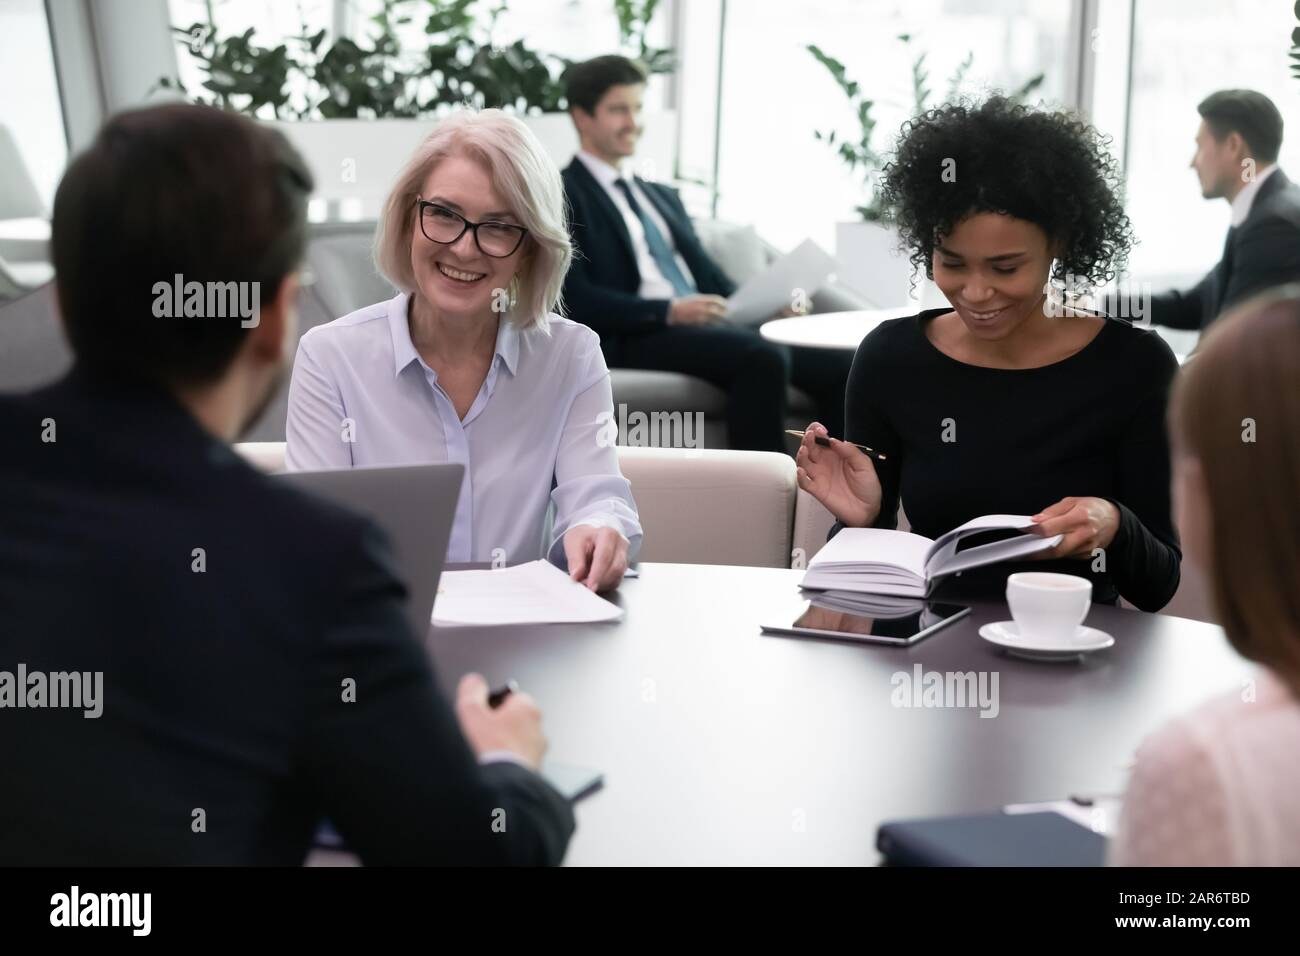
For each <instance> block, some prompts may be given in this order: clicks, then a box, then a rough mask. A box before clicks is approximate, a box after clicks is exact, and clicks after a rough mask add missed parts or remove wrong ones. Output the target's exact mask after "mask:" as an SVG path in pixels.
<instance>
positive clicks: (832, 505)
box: [794, 422, 880, 528]
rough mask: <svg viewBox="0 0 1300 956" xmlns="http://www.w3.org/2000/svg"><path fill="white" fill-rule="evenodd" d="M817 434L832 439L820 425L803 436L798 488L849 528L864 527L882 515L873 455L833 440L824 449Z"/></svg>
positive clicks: (816, 423)
mask: <svg viewBox="0 0 1300 956" xmlns="http://www.w3.org/2000/svg"><path fill="white" fill-rule="evenodd" d="M815 435H821V436H822V437H823V438H829V437H830V436H829V435H828V434H827V432H826V427H825V426H824V425H822V424H821V423H820V422H813V423H812V424H810V425H809V426H808V427H807V428H806V429H804V433H803V441H802V442H801V443H800V445H799V453H798V454H797V455H796V456H795V459H794V460H795V465H797V466H798V467H797V469H796V474H797V475H798V478H799V487H800V488H802V489H803V490H804V491H806V492H808V493H809V494H810V495H812V496H813V497H814V498H816V499H817V500H818V501H820V502H821V503H822V504H824V505H825V506H826V510H827V511H829V512H830V513H831V514H833V515H834V516H835V517H836V518H838V519H839V520H840V521H843V522H844V524H846V525H847V526H848V527H850V528H865V527H867V526H868V525H869V524H871V522H873V521H875V520H876V516H877V515H879V514H880V479H879V478H878V477H877V476H876V466H875V465H874V464H872V462H871V458H870V456H868V455H866V454H864V453H863V452H860V451H858V449H856V448H854V447H853V446H852V445H850V444H848V443H847V442H843V441H840V440H839V439H838V438H831V439H830V442H831V447H830V448H823V447H822V446H820V445H818V444H817V443H816V442H815V441H814V440H813V438H814V436H815Z"/></svg>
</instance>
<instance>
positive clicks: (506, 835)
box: [0, 369, 574, 865]
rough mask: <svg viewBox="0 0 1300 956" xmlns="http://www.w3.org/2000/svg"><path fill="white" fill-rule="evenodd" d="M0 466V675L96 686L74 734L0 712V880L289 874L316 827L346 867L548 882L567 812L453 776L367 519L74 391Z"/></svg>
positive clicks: (18, 435) (535, 788)
mask: <svg viewBox="0 0 1300 956" xmlns="http://www.w3.org/2000/svg"><path fill="white" fill-rule="evenodd" d="M47 422H53V427H54V428H55V429H56V431H55V433H54V434H55V438H56V441H54V442H45V441H42V431H43V429H45V428H46V424H45V423H47ZM0 441H2V442H3V444H4V454H3V456H0V488H2V489H3V495H2V496H0V618H2V619H3V624H2V625H0V670H7V671H10V672H11V673H13V672H15V669H16V665H17V664H18V663H25V664H26V666H27V669H28V671H29V672H31V671H38V670H39V671H43V672H51V671H82V672H87V671H89V672H93V671H102V672H103V700H102V708H103V710H102V715H101V716H100V717H98V718H93V719H87V718H85V717H83V712H82V711H81V710H52V709H45V710H39V709H23V710H16V709H8V708H6V709H2V710H0V766H2V767H4V785H3V786H2V787H0V864H3V865H11V864H59V865H76V864H146V865H153V864H191V863H199V864H215V863H219V864H226V863H230V864H288V865H296V864H299V863H301V862H302V860H303V858H304V856H305V854H306V851H307V850H308V848H309V845H310V841H311V837H312V834H313V832H314V830H315V828H316V826H317V824H318V823H319V821H320V820H321V819H322V818H323V817H327V818H328V819H330V820H331V821H332V822H333V823H334V825H335V827H336V829H337V830H338V831H339V832H340V833H341V834H342V836H343V837H344V839H345V841H346V842H347V843H348V845H349V846H350V847H351V848H352V849H354V850H355V851H356V852H357V853H359V854H360V856H361V857H362V859H363V860H364V861H365V862H367V863H380V864H383V863H496V862H500V863H507V862H509V863H557V862H559V861H560V859H561V858H562V856H563V854H564V850H565V846H566V844H567V843H568V838H569V835H570V834H571V832H572V830H573V826H574V823H573V816H572V811H571V810H570V808H569V806H568V805H567V803H566V802H565V801H564V800H563V798H562V797H561V796H560V795H559V794H558V793H556V792H555V791H554V790H553V789H552V788H551V787H549V786H548V785H547V784H546V783H545V782H544V781H543V780H542V779H541V778H540V777H538V776H536V775H535V774H533V773H531V772H529V771H528V770H526V769H524V768H522V767H520V766H517V765H514V764H509V763H504V764H492V765H489V766H486V767H480V766H479V765H478V763H477V762H476V760H475V758H474V755H473V754H472V752H471V751H470V748H469V746H468V745H467V743H466V742H465V739H464V737H463V736H462V734H461V731H460V729H459V725H458V724H457V721H456V718H455V716H454V715H453V713H452V710H451V708H450V707H449V706H448V703H447V701H446V700H445V699H444V698H443V697H442V695H441V694H440V693H439V691H438V689H437V686H436V685H435V682H434V676H433V673H432V670H431V668H430V664H429V661H428V656H427V654H426V652H425V651H424V649H423V646H422V643H423V642H422V640H416V638H415V637H414V636H413V635H412V634H411V633H410V630H409V626H408V624H407V622H406V619H405V617H404V614H403V604H404V601H405V598H406V595H405V590H404V588H403V586H402V585H401V583H400V582H399V581H398V579H397V578H396V577H395V576H394V573H393V571H392V569H391V566H390V564H389V558H388V554H387V545H386V543H385V542H384V541H383V540H382V536H381V533H380V532H379V531H378V529H377V528H376V527H375V526H374V525H373V524H371V523H370V522H369V521H368V520H366V519H363V518H361V517H360V516H357V515H354V514H352V513H350V512H348V511H345V510H343V509H341V508H339V507H337V506H335V505H332V504H330V503H327V502H325V501H323V500H317V499H315V498H313V497H308V496H306V495H304V494H303V493H301V492H298V491H296V490H294V489H292V488H290V486H288V485H287V484H280V483H278V482H276V481H274V480H272V479H270V478H268V477H266V476H264V475H262V474H259V473H258V472H256V471H255V470H253V469H252V468H250V467H249V466H248V465H246V464H245V463H244V462H243V461H242V460H241V459H240V458H239V457H238V456H237V455H235V454H234V453H233V452H232V451H231V450H230V449H229V448H228V447H227V446H225V445H224V444H222V443H220V442H218V441H216V440H215V439H213V438H212V437H211V436H210V435H209V434H208V433H207V432H205V431H204V430H203V429H201V428H200V426H199V425H198V424H197V423H196V422H195V420H194V419H193V418H192V417H191V416H190V415H189V414H188V413H187V412H186V411H185V410H184V409H183V408H182V407H181V406H180V405H179V404H177V403H176V402H175V401H173V400H172V398H171V397H170V396H169V395H168V394H167V393H165V392H163V391H161V390H157V389H154V388H151V387H148V386H143V385H129V384H123V383H110V382H106V381H98V380H92V379H90V378H89V377H87V376H86V375H85V374H84V373H82V372H79V371H78V370H76V369H74V371H73V372H72V373H71V375H70V376H69V377H68V378H67V379H65V380H63V381H62V382H60V383H58V384H56V385H54V386H51V387H49V388H46V389H43V390H41V391H38V392H35V393H32V394H30V395H26V396H18V397H14V396H8V397H3V398H0ZM199 548H202V549H203V552H202V557H203V561H204V562H205V565H204V567H205V569H204V570H201V571H196V570H194V568H195V562H196V560H197V558H196V556H195V549H199ZM422 637H423V635H422ZM347 679H351V680H353V681H355V702H345V701H344V700H343V697H344V694H343V686H344V681H345V680H347ZM498 808H500V809H501V810H504V823H505V832H495V831H494V828H493V822H494V820H496V819H500V818H501V815H500V813H499V812H498ZM196 811H202V814H201V816H200V815H199V814H197V813H196ZM200 820H202V822H203V824H205V826H206V832H195V830H196V829H201V828H199V826H198V822H199V821H200ZM497 829H498V830H499V829H500V827H499V826H498V827H497Z"/></svg>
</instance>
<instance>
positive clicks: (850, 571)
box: [800, 515, 1062, 597]
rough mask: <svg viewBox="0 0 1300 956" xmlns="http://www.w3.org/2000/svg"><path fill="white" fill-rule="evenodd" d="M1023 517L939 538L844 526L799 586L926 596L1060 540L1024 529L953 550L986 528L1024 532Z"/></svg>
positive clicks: (987, 518)
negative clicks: (947, 582)
mask: <svg viewBox="0 0 1300 956" xmlns="http://www.w3.org/2000/svg"><path fill="white" fill-rule="evenodd" d="M1033 526H1034V522H1033V521H1031V520H1030V518H1029V516H1028V515H984V516H983V517H980V518H972V519H971V520H970V521H967V522H966V523H965V524H964V525H961V526H959V527H956V528H953V529H952V530H951V531H949V532H948V533H947V534H944V535H941V536H940V537H939V539H938V540H936V541H931V540H930V539H929V538H926V537H923V536H922V535H919V534H912V533H911V532H909V531H887V530H885V529H883V528H844V529H843V530H841V531H840V533H839V534H837V535H836V536H835V537H833V538H831V540H830V541H828V542H827V543H826V546H825V547H824V548H822V549H821V550H820V551H818V552H817V554H816V556H815V557H813V559H812V560H811V561H809V562H808V571H807V573H806V574H804V576H803V581H802V582H800V586H801V587H804V588H808V589H810V590H819V591H824V590H835V591H862V592H867V593H870V594H895V595H899V596H902V597H925V596H926V595H927V594H929V593H930V591H931V590H932V589H933V588H934V585H935V583H936V582H937V581H938V580H939V579H940V578H943V577H947V576H948V575H950V574H956V573H957V572H959V571H969V570H970V569H971V568H978V567H982V566H983V565H986V564H997V563H998V562H999V561H1014V560H1016V559H1018V558H1023V557H1025V556H1027V555H1030V554H1034V553H1035V552H1037V551H1046V550H1047V549H1048V548H1053V547H1055V546H1056V545H1057V544H1059V543H1060V541H1061V538H1062V535H1059V534H1058V535H1053V536H1052V537H1050V538H1042V537H1039V536H1038V535H1035V534H1028V533H1023V534H1019V535H1016V536H1014V537H1011V538H1007V539H1005V540H1002V541H993V542H991V543H989V544H981V545H977V546H976V547H973V548H967V549H966V550H965V551H958V550H957V546H958V545H959V544H961V542H962V539H964V538H967V537H969V536H970V535H973V534H979V533H981V532H985V531H1025V529H1028V528H1032V527H1033Z"/></svg>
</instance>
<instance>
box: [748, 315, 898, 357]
mask: <svg viewBox="0 0 1300 956" xmlns="http://www.w3.org/2000/svg"><path fill="white" fill-rule="evenodd" d="M919 308H920V306H917V305H912V306H907V305H900V306H896V307H895V308H892V309H854V310H852V311H849V312H821V313H819V314H817V315H799V316H795V317H794V318H790V319H772V320H771V321H770V322H764V323H763V324H762V325H761V326H760V327H759V330H758V331H759V334H760V335H762V336H763V338H765V339H767V340H768V341H771V342H779V343H781V344H782V345H801V346H803V347H805V348H814V349H840V350H842V351H846V352H855V351H857V348H858V343H859V342H861V341H862V340H863V339H864V338H866V336H867V333H869V332H870V331H871V330H872V329H874V328H875V327H876V326H878V325H879V324H880V323H881V322H884V321H886V320H888V319H897V318H899V317H901V316H904V315H909V314H912V313H913V312H915V311H916V310H917V309H919Z"/></svg>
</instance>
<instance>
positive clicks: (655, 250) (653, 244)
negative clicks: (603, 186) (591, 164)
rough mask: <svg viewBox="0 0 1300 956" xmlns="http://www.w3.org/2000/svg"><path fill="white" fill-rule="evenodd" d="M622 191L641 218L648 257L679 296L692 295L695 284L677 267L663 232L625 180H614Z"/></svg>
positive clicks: (637, 215)
mask: <svg viewBox="0 0 1300 956" xmlns="http://www.w3.org/2000/svg"><path fill="white" fill-rule="evenodd" d="M614 185H615V186H617V187H618V188H619V189H620V190H621V191H622V193H623V198H624V199H626V200H627V204H628V205H629V206H630V207H631V208H632V212H633V213H635V214H636V217H637V219H639V220H641V230H642V231H643V232H644V233H645V244H646V245H647V246H649V247H650V257H651V258H652V259H654V261H655V265H657V266H658V267H659V271H660V272H661V273H663V277H664V278H665V279H667V280H668V281H669V282H670V283H672V287H673V291H674V292H676V293H677V295H679V296H684V295H692V294H694V292H695V286H693V285H691V283H690V282H689V281H688V280H687V278H686V276H684V275H682V270H681V269H679V268H677V260H676V258H674V256H673V250H672V248H671V247H670V246H669V245H668V241H667V240H666V239H664V234H663V233H662V232H660V231H659V227H658V226H656V225H655V221H654V220H653V219H651V218H650V216H649V215H648V214H647V213H646V211H645V210H644V209H642V208H641V204H640V203H639V202H637V201H636V195H635V194H634V193H633V192H632V190H631V188H630V187H629V186H628V184H627V180H626V179H623V178H621V177H620V178H619V179H616V180H614Z"/></svg>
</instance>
